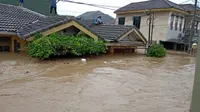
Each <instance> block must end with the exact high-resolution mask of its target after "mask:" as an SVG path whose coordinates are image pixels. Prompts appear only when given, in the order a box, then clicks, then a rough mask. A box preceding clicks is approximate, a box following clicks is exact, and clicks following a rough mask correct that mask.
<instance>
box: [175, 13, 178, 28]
mask: <svg viewBox="0 0 200 112" xmlns="http://www.w3.org/2000/svg"><path fill="white" fill-rule="evenodd" d="M177 30H178V16H176V18H175V31H177Z"/></svg>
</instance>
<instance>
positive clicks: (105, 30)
mask: <svg viewBox="0 0 200 112" xmlns="http://www.w3.org/2000/svg"><path fill="white" fill-rule="evenodd" d="M132 28H133V27H132V26H123V25H92V26H90V29H91V31H93V32H95V33H96V34H97V35H99V36H101V37H102V38H103V39H105V40H110V41H117V40H118V39H119V38H120V37H121V36H122V35H124V34H125V33H127V32H128V31H130V30H131V29H132Z"/></svg>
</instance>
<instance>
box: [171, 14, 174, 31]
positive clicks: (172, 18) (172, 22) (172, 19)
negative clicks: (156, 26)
mask: <svg viewBox="0 0 200 112" xmlns="http://www.w3.org/2000/svg"><path fill="white" fill-rule="evenodd" d="M173 25H174V15H171V20H170V30H173Z"/></svg>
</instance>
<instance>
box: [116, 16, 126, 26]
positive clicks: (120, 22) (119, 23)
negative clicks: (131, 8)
mask: <svg viewBox="0 0 200 112" xmlns="http://www.w3.org/2000/svg"><path fill="white" fill-rule="evenodd" d="M121 19H123V21H121ZM125 20H126V18H125V17H119V18H118V25H125Z"/></svg>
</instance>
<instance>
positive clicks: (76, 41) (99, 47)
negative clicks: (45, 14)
mask: <svg viewBox="0 0 200 112" xmlns="http://www.w3.org/2000/svg"><path fill="white" fill-rule="evenodd" d="M38 37H39V36H37V38H36V39H35V40H34V41H33V42H31V43H29V44H28V54H29V55H30V56H31V57H36V58H39V59H47V58H49V57H50V56H60V55H73V56H83V55H99V54H101V53H106V51H107V47H106V45H105V43H104V42H102V41H94V40H93V39H92V38H88V37H86V36H83V35H80V36H58V35H56V34H52V35H50V36H40V38H38Z"/></svg>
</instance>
